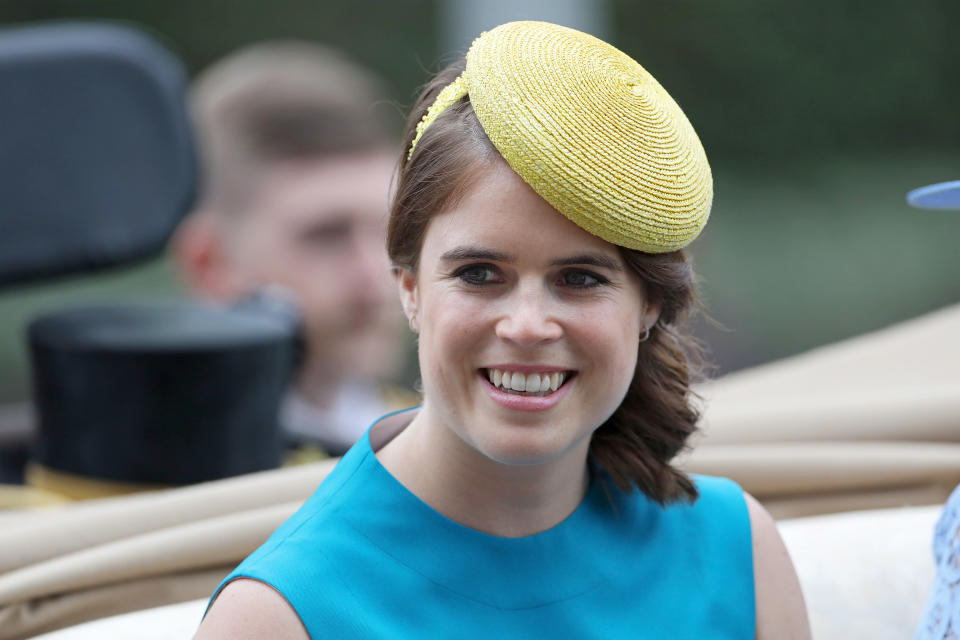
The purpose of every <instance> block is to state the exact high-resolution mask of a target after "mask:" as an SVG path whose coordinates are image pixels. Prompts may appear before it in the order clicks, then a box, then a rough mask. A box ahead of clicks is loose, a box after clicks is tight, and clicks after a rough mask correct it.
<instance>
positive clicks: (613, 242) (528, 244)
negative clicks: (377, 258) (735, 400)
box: [198, 22, 809, 639]
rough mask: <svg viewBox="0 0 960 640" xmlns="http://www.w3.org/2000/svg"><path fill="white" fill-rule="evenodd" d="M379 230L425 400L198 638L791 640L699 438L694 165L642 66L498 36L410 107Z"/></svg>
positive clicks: (228, 585)
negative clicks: (695, 472)
mask: <svg viewBox="0 0 960 640" xmlns="http://www.w3.org/2000/svg"><path fill="white" fill-rule="evenodd" d="M407 141H408V147H407V149H405V150H404V154H403V159H402V161H401V168H400V176H399V181H398V185H397V192H396V195H395V198H394V202H393V206H392V210H391V218H390V223H389V230H388V241H387V244H388V250H389V253H390V256H391V259H392V260H393V263H394V266H395V272H396V278H397V284H398V288H399V292H400V297H401V301H402V303H403V307H404V311H405V313H406V315H407V317H408V319H409V321H410V326H411V329H413V330H414V331H415V332H416V333H417V334H419V357H420V368H421V374H422V378H423V390H424V402H423V405H422V406H421V407H420V408H418V409H413V410H409V411H406V412H401V413H399V414H393V415H390V416H387V417H385V418H383V419H381V420H380V421H378V422H377V423H375V424H374V425H373V426H372V427H371V428H370V429H369V430H368V432H367V436H366V437H365V438H364V439H363V440H362V441H361V442H360V443H358V444H357V445H356V446H355V447H354V448H353V449H352V450H351V451H350V452H349V453H348V454H347V455H346V456H345V457H344V458H343V460H342V461H341V462H340V464H339V465H338V466H337V468H336V470H335V471H334V472H333V473H332V474H331V475H330V476H329V477H328V478H327V480H326V481H325V482H324V483H323V485H322V486H321V487H320V489H319V490H318V492H317V493H316V494H315V495H314V497H313V498H311V499H310V500H309V501H308V502H307V503H306V504H305V505H304V507H303V508H302V509H301V510H300V511H299V512H298V513H297V514H296V515H295V516H294V517H293V518H292V519H291V520H290V521H288V522H287V523H286V524H285V525H284V526H283V527H281V528H280V529H279V530H278V531H277V532H276V533H275V534H274V535H273V536H272V537H271V539H270V540H269V541H268V542H267V543H266V544H265V545H264V546H263V547H261V548H260V549H259V550H258V551H257V552H255V553H254V554H253V555H252V556H250V558H248V559H247V560H246V561H244V563H243V564H241V565H240V567H238V568H237V569H236V570H235V571H234V572H233V573H232V574H231V575H230V576H228V578H227V579H226V580H225V581H224V583H223V586H222V587H221V590H220V591H219V592H218V594H216V595H215V600H214V601H213V604H212V606H211V608H210V609H209V611H208V615H207V617H206V620H205V621H204V623H203V625H202V627H201V630H200V633H199V636H198V637H203V638H208V637H209V638H213V637H231V638H235V637H271V638H275V637H291V638H293V637H300V638H302V637H306V636H311V637H314V638H321V637H335V638H354V637H356V638H370V637H389V638H401V637H414V636H415V637H417V638H448V637H463V636H468V637H469V636H478V635H483V636H492V637H511V638H514V637H523V638H527V637H555V638H587V637H603V638H621V637H624V638H626V637H630V638H638V637H639V638H703V637H709V638H754V637H757V638H761V639H766V638H778V639H779V638H805V637H808V636H809V631H808V628H807V623H806V617H805V612H804V607H803V599H802V596H801V594H800V591H799V586H798V584H797V579H796V575H795V574H794V571H793V568H792V566H791V564H790V560H789V558H788V557H787V555H786V552H785V549H784V547H783V543H782V542H781V541H780V538H779V536H778V535H777V532H776V529H775V527H774V525H773V523H772V520H771V519H770V517H769V516H768V515H767V514H766V512H764V511H763V509H762V508H761V507H760V506H759V505H758V504H757V503H756V502H755V501H754V500H753V499H752V498H750V497H749V496H746V495H745V494H744V493H743V491H742V490H741V489H740V488H739V487H738V486H737V485H735V484H734V483H733V482H731V481H729V480H725V479H720V478H710V477H697V478H691V477H688V476H687V475H686V474H684V473H683V472H681V471H679V470H677V469H675V468H674V467H673V466H672V465H671V461H672V459H673V458H674V456H675V455H676V454H677V453H678V452H680V451H681V450H682V449H683V447H684V446H685V444H686V441H687V438H688V437H689V435H690V434H691V433H692V432H693V431H694V430H695V424H696V420H697V413H696V411H695V409H694V408H693V407H692V406H691V405H690V380H691V377H692V375H693V373H694V368H693V366H692V362H693V361H694V359H695V355H696V349H695V347H694V343H693V342H692V340H691V339H690V338H689V336H688V335H687V334H686V333H685V330H684V328H683V320H684V317H685V315H686V314H687V312H688V311H689V310H690V309H691V307H692V306H693V305H694V303H695V295H694V287H693V282H694V276H693V272H692V269H691V267H690V264H689V262H688V260H687V257H686V255H685V254H684V252H683V250H682V249H683V247H684V246H686V245H687V244H688V243H689V242H690V241H692V240H693V239H694V238H695V237H696V235H697V234H698V233H699V232H700V230H701V229H702V228H703V226H704V225H705V223H706V219H707V216H708V214H709V210H710V204H711V200H712V186H711V184H712V183H711V180H710V169H709V165H708V164H707V161H706V156H705V154H704V152H703V149H702V147H701V146H700V142H699V140H698V139H697V137H696V134H695V132H694V131H693V128H692V127H691V126H690V123H689V122H688V121H687V119H686V117H685V116H684V114H683V112H682V111H681V110H680V109H679V107H677V105H676V104H675V103H674V102H673V101H672V99H670V97H669V95H667V93H666V92H665V91H664V90H663V89H662V88H661V87H660V85H659V84H657V82H656V81H655V80H654V79H653V78H652V77H651V76H650V75H649V74H647V73H646V71H644V70H643V69H642V68H641V67H640V66H639V65H638V64H637V63H636V62H634V61H633V60H631V59H630V58H628V57H627V56H625V55H624V54H622V53H621V52H619V51H617V50H616V49H614V48H613V47H610V46H609V45H607V44H605V43H603V42H600V41H598V40H596V39H594V38H592V37H590V36H587V35H585V34H582V33H578V32H576V31H572V30H569V29H565V28H563V27H557V26H555V25H549V24H545V23H531V22H521V23H509V24H506V25H503V26H501V27H498V28H497V29H494V30H493V31H491V32H488V33H485V34H482V35H481V36H480V37H479V38H478V39H477V40H476V41H475V42H474V44H473V46H472V47H471V49H470V52H469V53H468V54H467V57H466V60H461V61H459V62H458V63H454V64H453V65H452V66H451V67H449V68H448V69H446V70H444V71H442V72H440V73H439V74H438V75H437V76H436V77H435V78H434V80H433V81H432V82H431V83H430V84H429V85H428V86H427V88H426V89H425V90H424V92H423V94H422V95H421V96H420V99H419V100H418V102H417V105H416V106H415V107H414V110H413V113H412V114H411V120H410V125H409V128H408V134H407Z"/></svg>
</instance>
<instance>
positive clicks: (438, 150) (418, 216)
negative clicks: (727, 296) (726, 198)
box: [387, 58, 701, 504]
mask: <svg viewBox="0 0 960 640" xmlns="http://www.w3.org/2000/svg"><path fill="white" fill-rule="evenodd" d="M464 66H465V60H464V59H462V58H461V59H460V60H457V61H456V62H454V63H452V64H451V65H449V66H447V67H446V68H445V69H443V70H442V71H440V72H439V73H438V74H437V75H436V76H434V78H433V79H432V80H431V81H430V82H429V83H428V84H427V86H426V87H425V88H424V90H423V92H422V93H421V94H420V97H419V98H418V99H417V102H416V104H415V106H414V108H413V111H412V113H411V114H410V118H409V120H408V122H407V129H406V133H405V136H404V141H405V146H404V149H403V155H402V157H401V160H400V174H399V179H398V182H397V189H396V193H395V196H394V200H393V205H392V207H391V211H390V222H389V226H388V230H387V251H388V253H389V255H390V259H391V260H392V261H393V263H394V265H395V266H397V267H402V268H407V269H412V270H416V268H417V266H418V258H419V255H420V248H421V246H422V244H423V238H424V234H425V233H426V230H427V225H428V224H429V222H430V220H431V219H432V218H433V216H435V215H437V214H439V213H442V212H443V211H445V210H448V209H450V208H451V207H453V206H455V205H456V203H457V201H458V200H459V199H460V198H462V197H463V196H464V195H465V194H466V192H467V191H468V190H469V188H470V187H471V186H472V185H473V183H474V181H475V180H476V178H477V177H478V176H479V175H480V174H481V172H482V170H483V169H484V168H486V167H489V166H490V165H491V164H492V163H494V162H497V161H499V160H498V159H499V154H498V152H497V151H496V148H495V147H494V146H493V144H492V143H491V142H490V140H489V139H488V138H487V136H486V134H485V133H484V131H483V127H482V126H481V125H480V123H479V121H478V120H477V117H476V115H475V114H474V112H473V107H472V106H471V105H470V98H469V96H466V97H464V98H463V99H461V100H460V101H459V102H457V103H456V104H454V105H453V106H451V107H450V108H448V109H447V110H446V111H444V112H443V113H441V114H440V115H439V116H438V117H437V119H436V120H434V121H433V123H432V124H431V125H430V127H429V128H428V129H427V130H426V131H425V132H424V134H423V136H422V137H421V139H420V140H419V142H418V143H417V146H416V149H415V150H414V153H413V155H412V156H411V157H410V158H409V159H407V150H408V149H409V147H410V143H411V141H412V139H413V136H414V134H415V133H416V126H417V123H418V122H420V119H421V118H422V117H423V115H424V114H425V113H426V111H427V109H428V108H429V107H430V105H431V104H433V101H434V99H435V98H436V96H437V94H438V93H439V92H440V91H441V90H442V89H443V88H444V87H445V86H447V85H448V84H449V83H450V82H452V81H453V80H454V79H455V78H456V77H457V76H458V75H459V74H460V73H461V72H462V71H463V69H464ZM620 253H621V256H622V258H623V260H624V262H625V263H626V264H627V266H628V267H629V268H630V269H632V270H633V271H634V272H635V273H636V274H637V275H638V276H639V277H640V279H641V281H642V282H643V284H644V292H645V295H646V298H647V300H649V301H650V302H651V303H653V304H655V305H657V306H659V308H660V318H659V320H658V321H657V325H656V326H655V327H653V328H652V329H651V331H650V336H649V339H648V340H646V341H645V342H638V345H639V351H638V356H637V367H636V370H635V371H634V375H633V380H632V381H631V383H630V387H629V389H628V391H627V394H626V397H625V398H624V399H623V402H622V403H621V404H620V406H619V407H618V408H617V410H616V411H615V412H614V414H613V415H612V416H611V417H610V418H609V419H608V420H607V421H606V422H605V423H604V424H602V425H601V426H600V427H599V428H598V429H597V431H596V432H595V433H594V435H593V439H592V440H591V443H590V453H591V456H592V457H593V460H594V461H595V462H596V463H598V464H599V465H600V466H601V467H602V468H603V469H604V471H606V472H607V473H608V474H609V475H610V477H611V478H612V479H613V481H614V482H616V484H617V485H618V486H619V487H620V488H621V489H623V490H625V491H627V490H630V489H631V488H632V487H636V488H638V489H640V490H641V491H642V492H643V493H645V494H646V495H647V496H649V497H650V498H651V499H652V500H654V501H656V502H658V503H660V504H666V503H669V502H676V501H681V500H686V501H689V502H692V501H693V500H695V499H696V497H697V489H696V487H695V486H694V484H693V482H692V480H691V479H690V478H689V476H687V475H686V474H685V473H683V472H682V471H680V470H679V469H676V468H674V467H673V466H672V465H671V464H670V461H671V460H672V459H673V458H674V457H675V456H676V455H677V454H678V453H680V452H681V451H682V450H683V448H684V447H685V445H686V442H687V439H688V438H689V436H690V435H691V434H692V433H693V432H694V431H696V428H697V427H696V423H697V420H698V418H699V413H698V412H697V410H696V408H695V407H694V406H693V405H692V404H691V399H692V398H691V396H692V392H691V390H690V383H691V379H692V377H693V375H694V373H695V372H697V371H698V370H699V368H698V367H697V366H695V365H698V364H699V363H700V362H701V360H700V353H701V352H700V349H699V346H698V344H697V343H696V341H694V340H693V338H692V337H691V336H690V334H689V333H688V332H687V330H686V324H685V320H686V319H687V315H688V314H689V312H690V310H691V309H693V308H694V307H695V305H696V289H695V278H694V273H693V268H692V266H691V263H690V260H689V258H688V257H687V255H686V253H685V252H684V251H682V250H681V251H673V252H670V253H664V254H647V253H642V252H640V251H634V250H631V249H624V248H622V247H621V248H620ZM637 338H638V341H639V338H640V336H637Z"/></svg>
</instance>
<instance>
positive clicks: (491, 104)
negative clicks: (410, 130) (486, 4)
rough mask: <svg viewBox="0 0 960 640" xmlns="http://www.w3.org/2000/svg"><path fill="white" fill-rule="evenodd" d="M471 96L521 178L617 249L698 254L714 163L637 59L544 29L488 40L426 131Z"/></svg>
mask: <svg viewBox="0 0 960 640" xmlns="http://www.w3.org/2000/svg"><path fill="white" fill-rule="evenodd" d="M464 95H469V96H470V102H471V103H472V105H473V109H474V111H475V112H476V114H477V119H478V120H479V121H480V124H481V125H482V126H483V129H484V131H485V132H486V134H487V137H489V138H490V141H491V142H492V143H493V145H494V146H495V147H496V148H497V150H498V151H499V152H500V154H501V155H502V156H503V157H504V159H505V160H506V161H507V164H509V165H510V167H511V168H512V169H513V170H514V171H515V172H516V173H517V174H519V175H520V177H521V178H523V180H524V181H525V182H526V183H527V184H529V185H530V186H531V187H533V189H534V190H535V191H536V192H537V193H538V194H540V196H541V197H542V198H543V199H544V200H546V201H547V202H549V203H550V204H551V205H552V206H553V207H554V208H555V209H557V211H559V212H560V213H562V214H563V215H565V216H566V217H567V218H569V219H570V220H572V221H573V222H575V223H576V224H578V225H579V226H581V227H582V228H584V229H586V230H587V231H589V232H590V233H593V234H594V235H597V236H599V237H601V238H603V239H604V240H607V241H608V242H611V243H613V244H616V245H620V246H624V247H628V248H631V249H639V250H641V251H646V252H648V253H664V252H667V251H674V250H676V249H680V248H682V247H684V246H686V245H687V244H689V243H690V242H691V241H692V240H693V239H694V238H696V237H697V235H698V234H699V233H700V231H701V230H702V229H703V227H704V225H706V223H707V218H708V217H709V215H710V205H711V203H712V201H713V179H712V177H711V174H710V165H709V164H708V162H707V156H706V154H705V153H704V150H703V146H702V145H701V144H700V139H699V138H698V137H697V134H696V132H695V131H694V130H693V126H692V125H691V124H690V121H689V120H687V117H686V116H685V115H684V113H683V111H681V110H680V107H679V106H677V103H676V102H674V101H673V98H671V97H670V95H669V94H668V93H667V92H666V91H665V90H664V89H663V87H661V86H660V84H659V83H658V82H657V81H656V80H655V79H654V78H653V76H651V75H650V74H649V73H647V71H646V70H645V69H644V68H643V67H641V66H640V65H639V64H638V63H637V62H636V61H635V60H633V59H632V58H631V57H630V56H628V55H626V54H625V53H623V52H622V51H620V50H618V49H617V48H615V47H613V46H611V45H609V44H607V43H606V42H603V41H602V40H598V39H597V38H594V37H593V36H590V35H588V34H585V33H582V32H580V31H575V30H573V29H568V28H566V27H561V26H558V25H554V24H550V23H546V22H509V23H507V24H503V25H500V26H499V27H497V28H495V29H493V30H491V31H487V32H484V33H482V34H480V37H479V38H477V39H476V40H474V42H473V45H472V46H471V47H470V50H469V51H468V52H467V66H466V70H465V71H464V73H463V74H462V75H461V76H460V77H459V78H457V79H456V80H455V81H454V82H453V83H451V84H450V85H449V86H447V87H446V88H444V90H443V91H441V92H440V94H439V95H438V96H437V99H436V101H435V102H434V104H433V105H432V106H431V107H430V109H429V110H428V111H427V114H426V115H425V116H424V118H423V120H422V121H421V122H420V123H419V125H418V126H417V134H416V136H415V137H414V139H413V142H412V144H411V145H410V155H412V154H413V150H414V148H415V147H416V144H417V142H418V141H419V139H420V136H421V135H422V134H423V132H424V131H426V129H427V128H428V127H429V126H430V123H432V122H433V120H434V119H436V117H437V116H438V115H439V114H440V113H442V112H443V111H444V110H445V109H446V108H447V107H449V106H450V105H452V104H453V103H455V102H456V101H457V100H459V99H460V98H462V97H463V96H464Z"/></svg>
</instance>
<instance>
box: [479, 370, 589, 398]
mask: <svg viewBox="0 0 960 640" xmlns="http://www.w3.org/2000/svg"><path fill="white" fill-rule="evenodd" d="M484 372H485V373H486V375H487V380H489V381H490V384H492V385H493V386H494V388H496V389H497V390H498V391H502V392H504V393H509V394H512V395H520V396H539V397H545V396H549V395H550V394H552V393H554V392H555V391H556V390H557V389H559V388H560V387H562V386H563V383H564V382H566V381H567V380H568V379H569V377H570V375H571V374H572V373H573V372H571V371H544V372H539V373H522V372H520V371H508V370H504V369H484Z"/></svg>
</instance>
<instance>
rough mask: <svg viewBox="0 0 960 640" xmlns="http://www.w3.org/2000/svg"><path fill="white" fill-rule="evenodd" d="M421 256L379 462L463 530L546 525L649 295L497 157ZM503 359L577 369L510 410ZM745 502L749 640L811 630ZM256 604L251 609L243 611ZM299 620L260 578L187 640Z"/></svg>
mask: <svg viewBox="0 0 960 640" xmlns="http://www.w3.org/2000/svg"><path fill="white" fill-rule="evenodd" d="M518 230H524V232H522V233H518ZM533 230H535V232H533ZM480 253H484V254H485V255H484V256H483V257H478V255H477V254H480ZM491 254H493V255H491ZM419 264H420V266H419V269H418V272H417V273H414V272H411V271H409V270H407V271H401V272H400V273H399V275H398V278H397V280H398V286H399V290H400V297H401V301H402V303H403V306H404V310H405V312H406V313H407V315H408V317H409V318H410V320H411V323H412V325H413V326H414V327H415V328H417V329H418V330H419V333H420V342H419V345H420V365H421V373H422V376H423V386H424V390H425V401H424V404H423V407H422V409H421V410H420V411H419V413H418V414H417V415H416V417H414V418H413V420H412V421H411V422H410V424H409V425H408V426H407V427H406V428H405V429H403V430H402V431H401V432H400V433H399V435H397V436H396V437H395V438H393V439H392V440H391V441H390V442H388V443H387V444H386V445H385V446H384V447H382V448H381V449H380V450H378V451H377V452H376V455H377V457H378V459H379V460H380V461H381V463H382V464H383V465H384V466H385V467H386V468H387V470H389V471H390V472H391V473H392V474H393V475H394V476H395V477H396V478H397V479H398V480H399V481H400V482H401V483H403V484H404V485H405V486H406V487H407V488H408V489H410V490H411V491H412V492H413V493H414V494H416V495H417V496H418V497H420V498H421V499H422V500H424V501H425V502H427V503H428V504H430V505H431V506H432V507H433V508H435V509H436V510H438V511H439V512H441V513H443V514H444V515H446V516H447V517H449V518H451V519H453V520H456V521H457V522H460V523H461V524H464V525H466V526H470V527H473V528H475V529H478V530H481V531H485V532H487V533H490V534H493V535H499V536H506V537H516V536H526V535H530V534H533V533H536V532H539V531H543V530H545V529H548V528H550V527H553V526H555V525H556V524H558V523H559V522H560V521H562V520H563V519H564V518H566V517H567V516H568V515H569V514H570V513H571V512H573V510H574V509H576V507H577V505H578V504H579V503H580V501H581V500H582V499H583V496H584V493H585V490H586V486H587V475H586V468H587V467H586V461H587V451H588V446H589V440H590V436H591V434H592V433H593V431H594V430H595V429H596V428H597V427H598V426H599V425H600V424H602V423H603V421H604V420H605V419H606V418H607V417H609V416H610V415H611V414H612V413H613V411H614V410H615V409H616V407H617V406H618V405H619V404H620V402H621V401H622V399H623V397H624V395H625V393H626V390H627V386H628V384H629V381H630V378H631V376H632V374H633V370H634V368H635V365H636V357H637V348H636V346H633V347H629V345H637V343H638V339H639V336H640V334H641V333H642V327H644V326H649V325H652V324H653V322H655V321H656V319H657V317H658V312H659V311H658V309H656V308H654V307H652V306H651V305H648V304H646V302H645V300H644V297H643V287H642V284H641V283H640V282H639V280H637V279H636V277H635V276H633V275H632V273H630V272H628V271H627V270H626V269H625V268H624V265H623V263H622V262H621V261H620V258H619V254H618V252H617V250H616V248H615V247H613V246H612V245H610V244H608V243H606V242H605V241H603V240H600V239H598V238H596V237H594V236H592V235H590V234H588V233H587V232H585V231H583V230H582V229H580V228H579V227H577V226H576V225H574V224H573V223H571V222H570V221H568V220H567V219H566V218H564V217H562V216H561V215H559V214H558V213H557V212H556V211H555V210H553V209H552V207H550V205H549V204H547V203H546V202H545V201H544V200H542V199H541V198H540V197H539V196H538V195H537V194H536V193H535V192H533V191H532V190H531V189H530V188H529V187H528V186H527V185H526V184H525V183H524V182H523V181H522V180H520V178H519V177H518V176H516V174H514V173H513V172H512V171H510V170H509V168H507V167H506V165H504V164H502V163H501V164H497V165H495V166H493V167H491V168H490V170H489V172H488V173H487V175H485V176H484V177H483V178H482V179H481V180H479V181H478V182H477V186H475V187H474V188H473V190H471V191H470V192H469V193H468V194H467V195H466V196H465V197H464V198H463V200H461V202H460V203H459V204H458V205H457V206H456V208H454V209H453V210H451V211H448V212H446V213H443V214H441V215H438V216H437V217H436V218H434V219H433V220H432V221H431V223H430V225H429V226H428V229H427V233H426V237H425V239H424V244H423V247H422V250H421V255H420V263H419ZM498 363H514V364H518V365H520V364H527V365H537V366H539V365H548V366H550V367H558V368H560V369H563V370H567V371H574V372H575V373H576V375H575V376H573V377H572V378H571V379H570V380H569V381H568V382H567V383H566V385H567V387H568V388H567V389H566V391H565V393H564V395H563V396H562V397H561V399H560V400H559V401H558V402H557V403H556V404H555V405H553V406H551V407H549V408H547V409H545V410H540V411H519V410H516V409H515V408H510V407H507V406H504V405H503V404H502V403H498V402H497V401H496V400H495V397H494V396H492V395H491V393H490V391H489V389H488V388H487V385H486V382H485V377H484V375H483V374H482V373H481V371H482V370H483V369H484V368H486V367H489V366H491V365H493V364H498ZM746 499H747V506H748V510H749V514H750V521H751V528H752V533H753V555H754V579H755V584H756V593H757V601H756V604H757V638H760V639H761V640H767V639H774V638H776V639H778V640H779V639H800V640H802V639H805V638H809V637H810V634H809V625H808V623H807V620H806V610H805V607H804V603H803V597H802V595H801V592H800V586H799V581H798V580H797V577H796V574H795V572H794V570H793V566H792V564H791V562H790V558H789V556H788V554H787V551H786V548H785V547H784V545H783V541H782V540H781V538H780V536H779V534H778V533H777V530H776V526H775V524H774V522H773V520H772V518H771V517H770V515H769V514H768V513H767V512H766V511H765V510H764V509H763V507H761V506H760V505H759V504H758V503H757V502H756V500H754V499H753V498H752V497H750V496H747V498H746ZM228 595H229V597H227V596H228ZM694 597H695V596H694ZM251 610H256V611H257V615H258V616H259V618H258V619H256V620H253V621H251V620H250V617H251V616H250V611H251ZM298 625H299V619H298V618H297V616H296V613H295V612H294V611H293V610H292V609H291V608H290V607H289V605H287V604H286V602H285V601H283V599H282V597H280V596H279V595H278V594H276V592H274V591H273V590H272V589H271V588H270V587H267V586H266V585H263V584H260V583H257V582H254V581H251V580H238V581H235V582H233V583H231V584H230V585H228V586H227V587H226V588H225V589H224V591H223V593H222V594H221V595H220V597H219V598H218V599H217V601H216V602H215V603H214V605H213V606H212V608H211V610H210V612H209V613H208V615H207V618H206V619H205V620H204V623H203V625H202V626H201V629H200V632H199V633H198V635H197V637H198V638H201V639H205V638H227V637H231V638H254V637H282V638H302V637H306V636H305V635H301V634H302V633H303V629H302V626H298ZM261 632H262V633H263V635H256V634H257V633H261Z"/></svg>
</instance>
